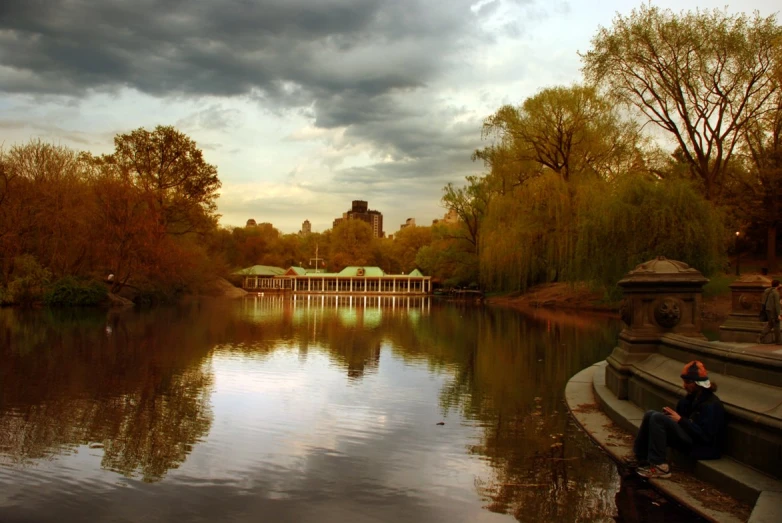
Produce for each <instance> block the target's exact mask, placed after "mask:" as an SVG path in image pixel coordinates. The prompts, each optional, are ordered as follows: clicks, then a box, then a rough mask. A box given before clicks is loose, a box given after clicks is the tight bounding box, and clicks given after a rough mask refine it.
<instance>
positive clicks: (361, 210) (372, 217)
mask: <svg viewBox="0 0 782 523" xmlns="http://www.w3.org/2000/svg"><path fill="white" fill-rule="evenodd" d="M343 220H363V221H365V222H367V223H368V224H369V226H370V227H372V235H373V236H374V237H375V238H383V237H384V236H385V233H384V232H383V214H382V213H381V212H380V211H373V210H371V209H370V208H369V205H367V202H365V201H364V200H353V205H352V206H351V208H350V210H349V211H348V212H346V213H343V214H342V218H336V219H335V220H334V227H336V226H337V225H339V224H340V223H342V221H343Z"/></svg>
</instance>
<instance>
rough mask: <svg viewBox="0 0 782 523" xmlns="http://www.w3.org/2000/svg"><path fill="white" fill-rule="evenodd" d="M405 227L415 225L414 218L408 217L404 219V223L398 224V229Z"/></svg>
mask: <svg viewBox="0 0 782 523" xmlns="http://www.w3.org/2000/svg"><path fill="white" fill-rule="evenodd" d="M405 227H415V218H408V219H407V220H405V223H403V224H402V225H400V226H399V230H402V229H404V228H405Z"/></svg>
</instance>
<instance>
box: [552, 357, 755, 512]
mask: <svg viewBox="0 0 782 523" xmlns="http://www.w3.org/2000/svg"><path fill="white" fill-rule="evenodd" d="M604 372H605V362H603V363H598V364H595V365H593V366H591V367H587V368H586V369H584V370H582V371H581V372H579V373H578V374H576V376H574V377H573V378H571V380H570V381H568V384H567V386H566V387H565V401H566V403H567V406H568V409H569V410H570V413H571V415H572V416H573V418H574V419H575V421H576V423H577V424H578V425H579V426H580V427H581V428H582V429H584V431H585V432H586V433H587V435H588V436H589V437H590V438H591V439H592V440H593V441H594V442H595V443H597V444H598V445H599V446H600V447H601V448H602V449H603V451H604V452H605V453H606V454H607V455H608V456H609V457H610V458H611V459H613V460H614V461H616V462H617V463H621V462H622V460H623V459H624V458H625V457H627V456H629V455H631V454H632V442H629V441H622V440H619V439H617V438H616V435H615V434H614V432H615V431H614V430H612V427H616V425H615V424H614V423H613V420H612V419H611V418H609V417H608V415H606V413H605V412H603V411H602V410H600V408H598V407H597V401H598V398H597V397H596V396H597V395H596V394H595V389H594V388H593V386H592V383H595V382H596V383H602V379H603V378H602V376H603V375H604ZM595 375H599V376H600V380H597V379H595ZM576 378H578V379H576ZM606 390H607V389H606ZM615 401H619V400H615ZM625 403H629V402H625ZM617 408H618V409H619V410H622V409H623V408H624V407H622V406H621V405H618V406H617ZM636 408H637V407H636ZM639 424H640V422H639ZM648 481H649V484H650V485H652V486H653V487H654V488H655V489H656V490H658V491H660V492H662V493H663V494H664V495H666V496H667V497H669V498H671V499H673V500H674V501H676V502H677V503H679V504H681V505H682V506H684V507H686V508H687V509H688V510H691V511H692V512H694V513H696V514H698V515H699V516H701V517H702V518H704V519H706V520H707V521H712V522H716V523H738V522H740V521H743V520H741V519H739V518H737V517H736V516H734V515H733V514H731V513H728V512H723V511H719V510H715V509H714V508H712V507H709V506H706V505H705V504H704V503H703V502H701V501H700V500H699V499H697V498H696V497H695V496H694V495H693V493H692V489H693V487H692V486H690V487H689V488H688V486H687V484H686V481H684V482H674V481H671V480H668V479H650V480H648ZM753 523H765V522H763V521H762V520H758V521H757V522H753Z"/></svg>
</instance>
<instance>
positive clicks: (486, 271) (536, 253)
mask: <svg viewBox="0 0 782 523" xmlns="http://www.w3.org/2000/svg"><path fill="white" fill-rule="evenodd" d="M574 215H575V212H574V209H573V197H572V195H571V191H570V188H569V186H568V184H567V183H566V182H565V181H564V180H563V179H562V178H561V177H560V176H559V175H557V174H555V173H553V172H551V171H549V172H547V173H545V174H543V175H541V176H539V177H537V178H535V179H532V180H530V181H528V182H527V183H525V184H524V185H522V186H521V187H519V188H517V189H516V190H515V191H514V192H513V193H512V194H510V195H507V196H503V197H500V198H496V199H495V200H494V201H492V204H491V205H490V207H489V212H488V213H487V216H486V219H485V220H484V225H483V229H482V230H481V248H480V264H481V284H482V285H483V286H484V288H486V289H488V290H525V289H527V288H528V287H529V286H531V285H535V284H537V283H541V282H548V281H557V280H561V279H566V278H567V276H568V274H569V272H570V266H571V264H572V253H573V249H574V241H575V236H574V233H575V224H574Z"/></svg>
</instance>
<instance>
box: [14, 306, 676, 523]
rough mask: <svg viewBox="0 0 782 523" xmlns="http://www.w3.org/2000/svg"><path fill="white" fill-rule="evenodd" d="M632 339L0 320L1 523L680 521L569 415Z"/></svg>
mask: <svg viewBox="0 0 782 523" xmlns="http://www.w3.org/2000/svg"><path fill="white" fill-rule="evenodd" d="M618 329H619V324H618V322H616V321H615V320H610V319H606V318H602V317H595V318H590V317H586V316H579V315H574V314H564V313H552V312H539V313H536V315H525V314H522V313H519V312H516V311H513V310H506V309H499V308H489V307H484V308H481V307H465V306H458V305H454V304H448V303H442V302H440V301H437V300H434V299H431V298H399V297H397V298H390V297H383V298H377V297H367V298H345V297H343V298H339V299H338V298H336V297H333V296H332V297H320V296H317V297H316V296H312V297H309V298H308V297H306V296H305V297H297V298H296V299H295V300H294V299H293V298H291V297H279V296H276V297H275V296H265V297H263V296H258V297H256V296H253V297H248V298H243V299H239V300H230V301H220V300H215V301H209V302H194V303H189V304H187V305H182V306H178V307H171V308H158V309H153V310H145V311H134V310H131V311H121V312H118V311H109V312H106V311H95V310H81V309H69V310H37V311H22V310H15V309H0V358H1V359H0V521H2V522H4V523H7V522H17V521H19V522H21V521H29V522H49V521H52V522H58V523H60V522H63V521H101V522H102V521H107V522H115V521H116V522H128V521H145V522H147V521H149V522H158V521H177V522H184V521H188V522H189V521H226V522H234V521H242V522H244V521H247V522H250V521H252V522H257V521H270V522H298V521H316V522H343V521H367V522H381V521H388V522H401V521H426V522H429V521H431V522H461V521H464V522H468V521H469V522H484V521H486V522H489V521H514V520H518V521H615V520H620V521H631V520H632V521H635V520H639V521H640V520H643V521H653V520H660V521H662V520H663V519H666V518H667V519H668V520H670V519H671V516H672V514H673V513H672V512H670V511H669V512H668V513H667V516H666V514H664V513H660V514H658V516H655V517H657V518H663V519H655V517H652V516H653V514H652V513H653V512H654V511H655V510H657V509H656V507H657V506H658V505H660V504H661V503H656V502H655V503H647V505H646V506H640V507H639V503H640V504H641V505H643V501H640V502H639V501H637V500H633V499H630V502H629V505H628V504H627V499H629V498H627V496H628V491H634V487H632V488H628V487H626V482H623V481H621V480H620V477H619V475H618V474H617V470H616V467H615V465H614V464H613V463H612V462H611V461H610V460H609V459H607V458H606V457H605V456H604V455H603V454H602V453H601V452H600V451H599V449H597V448H596V447H595V446H594V445H593V444H592V443H591V442H590V441H589V439H588V438H587V437H586V436H585V435H584V434H583V433H582V432H581V431H580V430H578V429H577V427H576V426H575V425H574V424H573V422H572V421H570V419H569V417H568V414H567V409H566V406H565V405H564V399H563V398H564V388H565V384H566V382H567V380H568V379H569V378H570V377H571V376H572V375H573V374H575V373H576V372H578V371H580V370H581V369H583V368H584V367H587V366H588V365H590V364H592V363H594V362H597V361H600V360H603V359H605V357H606V356H607V355H608V354H609V353H610V351H611V349H612V347H613V346H614V345H615V342H616V336H617V333H618ZM637 497H638V496H636V498H637ZM630 498H632V492H631V494H630ZM641 498H644V496H641ZM622 500H625V501H622ZM662 504H664V503H662ZM628 506H629V507H630V508H629V509H628V508H627V507H628ZM650 511H651V512H650ZM629 513H632V514H635V516H632V517H628V516H627V515H626V514H629ZM638 513H641V514H645V516H644V517H643V518H642V519H638V516H637V514H638ZM623 514H624V515H623ZM650 514H652V516H650Z"/></svg>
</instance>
